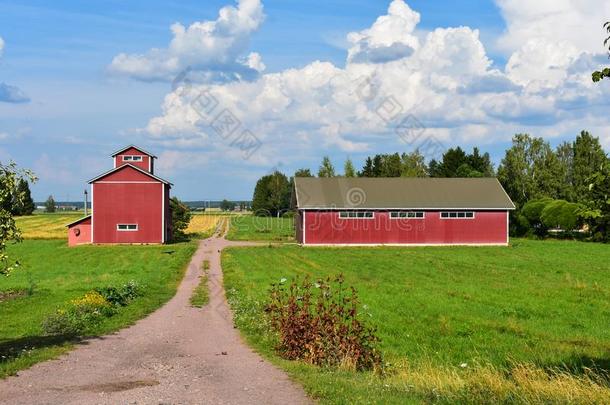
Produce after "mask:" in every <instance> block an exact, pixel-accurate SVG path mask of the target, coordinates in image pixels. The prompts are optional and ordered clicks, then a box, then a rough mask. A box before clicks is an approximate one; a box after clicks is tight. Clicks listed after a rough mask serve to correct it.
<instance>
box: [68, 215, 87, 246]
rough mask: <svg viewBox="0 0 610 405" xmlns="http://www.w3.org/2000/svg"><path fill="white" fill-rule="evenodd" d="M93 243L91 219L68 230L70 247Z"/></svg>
mask: <svg viewBox="0 0 610 405" xmlns="http://www.w3.org/2000/svg"><path fill="white" fill-rule="evenodd" d="M87 243H91V218H87V219H84V220H82V221H81V222H79V223H76V224H74V225H71V226H70V227H69V228H68V246H76V245H83V244H87Z"/></svg>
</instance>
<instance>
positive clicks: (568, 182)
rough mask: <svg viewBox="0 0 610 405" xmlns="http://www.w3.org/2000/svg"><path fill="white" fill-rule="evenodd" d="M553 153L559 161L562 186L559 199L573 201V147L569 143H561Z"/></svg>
mask: <svg viewBox="0 0 610 405" xmlns="http://www.w3.org/2000/svg"><path fill="white" fill-rule="evenodd" d="M555 153H556V155H557V160H558V161H559V168H560V169H559V170H560V173H559V177H560V178H561V184H562V187H561V189H562V190H561V193H560V197H562V198H564V199H565V200H568V201H574V199H575V193H574V145H573V144H572V143H571V142H563V143H562V144H561V145H559V146H558V147H557V151H556V152H555Z"/></svg>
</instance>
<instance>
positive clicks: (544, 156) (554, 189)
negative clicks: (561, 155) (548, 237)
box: [498, 134, 563, 207]
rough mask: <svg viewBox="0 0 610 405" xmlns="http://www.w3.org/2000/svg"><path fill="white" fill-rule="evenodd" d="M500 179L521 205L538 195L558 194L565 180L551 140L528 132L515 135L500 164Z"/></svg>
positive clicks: (555, 195) (539, 196) (514, 199)
mask: <svg viewBox="0 0 610 405" xmlns="http://www.w3.org/2000/svg"><path fill="white" fill-rule="evenodd" d="M498 179H499V180H500V183H502V186H504V189H505V190H506V192H507V193H508V195H509V196H510V198H511V199H512V200H513V202H515V204H517V206H518V207H522V206H523V205H524V204H525V203H526V202H527V201H529V200H533V199H537V198H542V197H550V198H557V197H558V196H559V195H560V194H561V193H560V191H561V188H562V181H563V179H562V173H561V168H560V162H559V159H558V158H557V155H555V153H554V151H553V150H552V149H551V146H550V145H549V143H548V142H545V141H544V140H543V139H542V138H532V137H531V136H529V135H527V134H517V135H515V136H514V137H513V144H512V146H511V147H510V148H509V149H508V150H507V151H506V153H505V155H504V158H503V159H502V162H501V163H500V166H499V167H498Z"/></svg>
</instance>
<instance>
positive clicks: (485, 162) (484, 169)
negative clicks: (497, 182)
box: [466, 147, 495, 177]
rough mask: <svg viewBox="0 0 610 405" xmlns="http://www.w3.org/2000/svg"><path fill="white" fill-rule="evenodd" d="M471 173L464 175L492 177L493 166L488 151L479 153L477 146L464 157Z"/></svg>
mask: <svg viewBox="0 0 610 405" xmlns="http://www.w3.org/2000/svg"><path fill="white" fill-rule="evenodd" d="M466 159H467V161H468V166H470V169H471V175H470V176H466V177H494V175H495V173H494V166H493V163H491V157H490V156H489V153H487V152H485V153H484V154H482V155H481V152H480V151H479V148H477V147H474V148H473V150H472V153H471V154H470V155H468V156H467V157H466Z"/></svg>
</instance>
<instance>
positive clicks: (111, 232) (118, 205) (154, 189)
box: [92, 167, 169, 243]
mask: <svg viewBox="0 0 610 405" xmlns="http://www.w3.org/2000/svg"><path fill="white" fill-rule="evenodd" d="M163 188H165V189H166V192H165V193H164V192H163ZM168 188H169V186H167V185H165V187H164V185H163V183H161V182H159V181H157V180H155V179H153V178H151V177H149V176H147V175H145V174H143V173H140V172H138V171H136V170H135V169H132V168H129V167H126V168H124V169H122V170H119V171H117V172H114V173H112V174H110V175H108V176H106V177H103V178H101V179H99V180H98V181H96V182H94V183H93V196H92V200H93V243H162V242H163V241H164V237H163V234H164V232H165V229H166V228H164V225H163V218H164V216H166V215H168V210H167V206H168V201H167V199H168V196H169V191H168V190H167V189H168ZM117 224H138V230H137V231H118V230H117Z"/></svg>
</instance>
